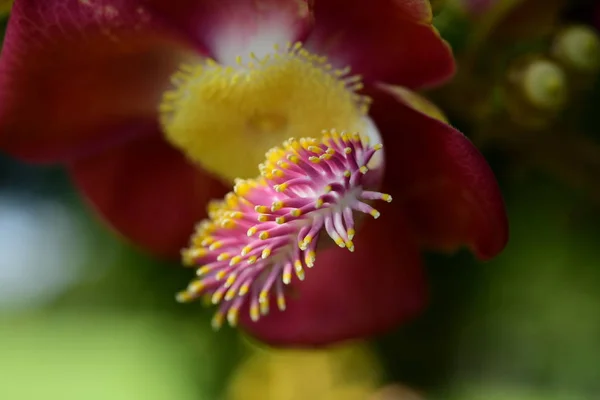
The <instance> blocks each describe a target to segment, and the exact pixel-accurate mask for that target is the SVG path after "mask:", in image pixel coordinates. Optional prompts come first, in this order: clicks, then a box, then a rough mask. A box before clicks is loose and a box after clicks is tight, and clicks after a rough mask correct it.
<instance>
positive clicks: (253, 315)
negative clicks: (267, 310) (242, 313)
mask: <svg viewBox="0 0 600 400" xmlns="http://www.w3.org/2000/svg"><path fill="white" fill-rule="evenodd" d="M259 318H260V309H259V308H258V304H257V303H253V304H252V305H251V306H250V319H252V321H254V322H256V321H258V319H259Z"/></svg>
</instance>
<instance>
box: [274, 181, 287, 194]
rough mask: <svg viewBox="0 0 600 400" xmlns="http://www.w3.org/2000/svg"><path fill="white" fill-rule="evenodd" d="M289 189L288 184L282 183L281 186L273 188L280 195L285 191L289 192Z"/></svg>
mask: <svg viewBox="0 0 600 400" xmlns="http://www.w3.org/2000/svg"><path fill="white" fill-rule="evenodd" d="M287 188H288V184H287V183H281V184H279V185H275V186H273V189H275V191H276V192H278V193H281V192H284V191H285V190H287Z"/></svg>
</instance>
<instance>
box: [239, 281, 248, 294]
mask: <svg viewBox="0 0 600 400" xmlns="http://www.w3.org/2000/svg"><path fill="white" fill-rule="evenodd" d="M249 291H250V284H249V283H244V284H243V285H242V286H241V287H240V291H239V292H238V296H245V295H246V294H247V293H248V292H249Z"/></svg>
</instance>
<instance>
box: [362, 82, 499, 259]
mask: <svg viewBox="0 0 600 400" xmlns="http://www.w3.org/2000/svg"><path fill="white" fill-rule="evenodd" d="M384 90H385V89H382V90H373V91H372V92H371V93H369V94H370V95H371V96H372V97H373V98H374V102H373V107H372V109H371V116H372V118H373V119H374V121H375V123H376V125H377V127H378V128H379V130H380V132H381V134H382V137H383V143H384V145H385V148H386V151H387V153H386V160H387V163H386V175H385V178H384V191H387V192H389V193H391V194H392V196H393V198H394V202H395V203H396V204H397V205H399V206H401V207H403V208H404V210H405V213H406V216H407V218H408V222H409V224H410V226H411V229H412V231H413V232H414V233H415V234H416V235H417V237H418V239H419V241H420V243H421V244H423V245H424V246H426V247H430V248H435V249H441V250H448V251H451V250H454V249H456V248H457V247H459V246H462V245H466V246H468V247H469V248H470V249H471V250H472V251H473V252H474V253H475V254H476V255H477V256H478V257H479V258H481V259H488V258H491V257H493V256H495V255H496V254H498V253H499V252H500V251H501V250H502V249H503V248H504V246H505V245H506V242H507V241H508V222H507V216H506V210H505V207H504V202H503V200H502V195H501V193H500V189H499V188H498V184H497V183H496V179H495V177H494V174H493V172H492V170H491V169H490V167H489V165H488V164H487V162H486V160H485V159H484V157H483V156H482V155H481V153H479V151H478V150H477V149H476V148H475V146H474V145H473V144H472V143H471V141H469V139H468V138H466V137H465V136H464V135H463V134H462V133H460V132H459V131H457V130H456V129H454V128H453V127H451V126H450V125H448V124H445V123H444V122H442V121H439V120H437V119H434V118H431V117H428V116H426V115H425V114H422V113H421V112H419V111H417V110H416V109H414V108H413V107H412V106H410V105H408V104H406V103H404V101H405V100H406V97H399V96H394V95H393V94H391V93H390V94H388V93H387V92H385V91H384Z"/></svg>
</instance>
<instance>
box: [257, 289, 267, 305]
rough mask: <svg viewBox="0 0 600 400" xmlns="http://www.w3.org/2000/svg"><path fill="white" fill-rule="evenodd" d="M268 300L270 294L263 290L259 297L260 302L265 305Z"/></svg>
mask: <svg viewBox="0 0 600 400" xmlns="http://www.w3.org/2000/svg"><path fill="white" fill-rule="evenodd" d="M267 300H269V292H267V291H266V290H261V291H260V293H259V295H258V302H259V303H264V302H266V301H267Z"/></svg>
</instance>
